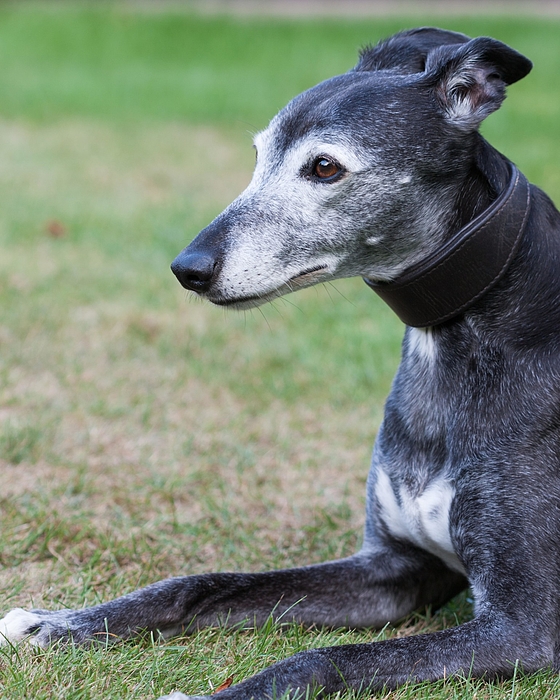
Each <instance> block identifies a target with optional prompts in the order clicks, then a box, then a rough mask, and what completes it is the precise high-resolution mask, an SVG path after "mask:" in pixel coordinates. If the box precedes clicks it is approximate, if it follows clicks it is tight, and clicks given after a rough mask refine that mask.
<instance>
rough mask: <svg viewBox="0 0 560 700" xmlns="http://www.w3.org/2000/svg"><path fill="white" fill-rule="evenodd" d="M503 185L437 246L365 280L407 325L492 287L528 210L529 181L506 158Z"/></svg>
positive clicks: (450, 313)
mask: <svg viewBox="0 0 560 700" xmlns="http://www.w3.org/2000/svg"><path fill="white" fill-rule="evenodd" d="M510 170H511V177H510V180H509V182H508V185H507V187H506V188H505V189H504V190H503V191H502V192H501V193H500V195H499V196H498V198H497V199H495V200H494V201H493V202H492V204H491V205H490V206H489V207H488V208H487V209H485V210H484V211H483V212H482V213H481V214H479V215H478V216H477V217H475V218H474V219H473V220H472V221H470V222H469V223H468V224H467V225H466V226H463V228H462V229H461V230H460V231H458V232H457V233H456V234H455V235H454V236H453V237H452V238H451V239H450V240H449V241H447V242H446V243H445V244H444V245H443V246H442V247H441V248H440V249H439V250H437V251H436V252H435V253H433V254H432V255H429V256H428V257H427V258H425V259H424V260H421V261H420V262H419V263H417V264H415V265H413V266H411V267H409V268H408V269H406V270H405V271H404V272H403V273H401V274H400V275H399V276H398V277H397V278H396V279H394V280H392V281H390V282H374V281H372V280H369V279H365V278H364V282H366V284H367V285H369V286H370V287H371V288H372V289H373V290H374V291H375V292H377V294H379V296H380V297H381V298H382V299H383V301H385V302H386V303H387V304H388V305H389V306H390V307H391V308H392V309H393V311H394V312H395V313H396V314H397V316H398V317H399V318H400V319H401V321H403V322H404V323H406V324H407V325H408V326H415V327H416V328H425V327H428V326H436V325H438V324H439V323H443V322H444V321H449V320H450V319H452V318H454V317H455V316H458V315H459V314H461V313H463V312H464V311H466V310H467V309H468V308H469V307H470V306H471V305H472V304H474V302H475V301H478V299H480V298H481V297H482V296H483V295H484V294H486V292H487V291H488V290H489V289H491V288H492V287H493V286H494V285H495V284H496V282H497V281H498V280H499V279H500V278H501V277H502V275H503V274H504V273H505V271H506V270H507V268H508V266H509V264H510V262H511V261H512V259H513V256H514V255H515V253H516V251H517V249H518V247H519V244H520V242H521V238H522V236H523V232H524V230H525V226H526V224H527V218H528V214H529V208H530V203H531V192H530V186H529V183H528V182H527V179H526V178H525V176H524V175H523V174H522V173H521V172H519V170H518V169H517V168H516V167H515V165H513V164H512V163H510Z"/></svg>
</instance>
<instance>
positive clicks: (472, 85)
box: [426, 37, 533, 131]
mask: <svg viewBox="0 0 560 700" xmlns="http://www.w3.org/2000/svg"><path fill="white" fill-rule="evenodd" d="M532 67H533V64H532V63H531V61H529V59H528V58H525V56H523V55H522V54H520V53H518V52H517V51H515V50H514V49H511V48H510V47H509V46H506V44H502V42H501V41H496V39H490V38H487V37H480V38H478V39H472V40H471V41H469V42H468V43H466V44H463V45H461V46H440V47H438V48H436V49H434V50H433V51H432V52H431V53H430V54H429V55H428V58H427V61H426V79H427V80H428V82H429V83H431V84H432V85H433V86H434V88H435V94H436V97H437V100H438V101H439V104H440V105H441V107H442V108H443V110H444V112H445V114H446V117H447V119H448V120H449V121H450V122H452V123H453V124H454V125H455V126H457V127H458V128H459V129H461V130H462V131H474V130H476V129H478V127H479V125H480V123H481V122H482V120H483V119H485V118H486V117H487V116H488V115H489V114H491V113H492V112H494V111H495V110H497V109H498V107H499V106H500V105H501V104H502V102H503V100H504V98H505V96H506V85H511V84H512V83H515V82H516V81H517V80H521V78H524V77H525V76H526V75H527V74H528V73H529V71H530V70H531V68H532Z"/></svg>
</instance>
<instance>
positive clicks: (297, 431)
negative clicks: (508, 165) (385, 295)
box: [0, 2, 560, 700]
mask: <svg viewBox="0 0 560 700" xmlns="http://www.w3.org/2000/svg"><path fill="white" fill-rule="evenodd" d="M419 23H438V24H440V25H442V26H446V27H449V28H452V29H458V30H461V31H465V32H467V33H470V34H490V35H494V36H497V37H498V38H500V39H503V40H504V41H507V42H509V43H511V44H513V45H514V46H516V47H517V48H518V49H519V50H521V51H523V52H525V53H526V54H527V55H529V56H530V57H531V58H532V59H533V60H534V62H535V70H534V73H533V74H532V75H531V76H530V77H529V78H527V79H526V80H525V81H524V82H522V83H521V84H519V85H516V86H514V87H512V88H511V90H510V97H509V98H508V101H507V102H506V105H505V106H504V108H503V109H502V110H500V112H498V113H497V114H496V115H493V116H492V117H491V118H490V120H489V121H488V124H487V125H486V126H485V133H486V134H487V135H488V136H489V138H490V139H491V140H492V142H493V143H495V144H496V145H497V146H498V147H499V148H501V149H502V150H504V151H505V152H506V153H507V154H508V155H510V156H511V157H512V158H513V159H514V160H516V162H517V163H518V164H519V165H520V166H521V168H522V169H523V170H524V171H525V172H526V174H527V175H528V176H529V177H530V178H531V179H532V180H533V181H535V182H537V183H539V184H541V185H543V186H544V187H545V189H546V190H547V191H548V192H549V193H550V194H551V195H552V196H553V198H556V200H557V201H558V200H559V199H560V168H559V167H558V163H559V162H560V157H559V156H560V143H559V142H558V139H557V124H558V120H559V117H560V90H559V89H557V86H558V79H557V76H558V74H559V72H560V42H559V41H558V38H559V36H560V22H559V21H558V20H550V19H529V18H505V17H495V18H483V19H482V18H480V19H477V18H475V17H465V18H453V19H452V20H449V21H448V20H446V19H445V18H441V17H439V18H437V19H434V18H431V17H429V16H423V17H422V19H421V20H419V19H418V18H414V19H410V20H409V19H407V18H387V19H383V20H379V19H377V20H376V19H372V20H359V21H352V20H351V19H349V20H347V21H289V20H282V21H279V20H272V19H262V18H261V19H259V18H253V19H251V18H244V19H232V18H230V19H227V18H211V17H200V16H196V15H194V14H189V13H187V12H175V13H174V12H173V11H172V10H165V11H161V12H155V13H148V12H141V11H139V10H136V9H135V8H134V6H133V5H131V4H129V5H126V6H124V5H112V4H102V5H93V4H87V3H78V2H76V3H57V4H50V3H42V4H27V3H11V4H10V3H4V4H2V5H0V153H1V158H0V192H1V193H2V194H1V197H2V201H1V206H0V250H1V254H0V303H1V304H2V315H1V317H0V493H1V494H2V496H1V498H0V560H1V564H2V569H1V570H0V593H1V596H2V601H3V603H2V607H3V608H4V609H6V610H7V609H8V608H10V607H13V606H15V605H24V606H29V605H35V606H45V607H53V606H82V605H86V604H91V603H95V602H98V601H100V600H105V599H107V598H109V597H114V596H115V595H118V594H120V593H122V592H124V591H128V590H131V589H133V588H136V587H138V586H140V585H143V584H146V583H149V582H151V581H154V580H156V579H159V578H161V577H164V576H168V575H173V574H181V573H187V572H192V573H196V572H202V571H209V570H212V569H229V570H241V569H246V570H260V569H263V568H269V567H273V566H275V567H278V566H289V565H293V564H301V563H304V562H311V561H321V560H323V559H325V558H328V557H337V556H340V555H345V554H349V553H351V552H352V551H354V550H355V548H356V546H358V544H359V539H360V529H361V526H362V523H363V515H362V513H363V504H364V495H363V492H364V483H365V478H366V475H367V463H368V459H369V453H370V450H371V444H372V442H373V439H374V436H375V431H376V429H377V426H378V424H379V421H380V417H381V414H382V407H383V400H384V397H385V395H386V393H387V391H388V389H389V386H390V381H391V377H392V374H393V372H394V369H395V367H396V364H397V362H398V355H399V342H400V335H401V332H402V326H401V324H400V323H399V322H398V321H397V320H396V319H395V318H394V317H393V316H392V315H391V313H390V312H389V311H388V310H387V309H386V308H385V307H384V306H383V305H382V304H381V303H380V302H379V301H378V299H377V298H375V297H374V295H372V294H371V292H370V291H369V290H368V289H367V288H366V287H365V285H363V284H362V283H361V282H360V281H359V280H349V281H344V282H340V283H337V284H336V287H320V288H317V289H312V290H307V291H305V292H301V293H299V294H298V295H295V296H293V297H289V298H288V299H286V300H284V301H279V302H277V303H275V305H274V306H268V307H266V308H263V309H262V313H261V312H259V311H256V312H254V313H247V314H235V313H229V314H225V313H224V312H222V311H221V310H219V309H216V308H211V307H209V306H205V305H203V304H196V303H193V302H191V301H188V300H187V299H186V297H185V294H184V293H183V292H182V291H181V289H180V288H179V286H178V285H177V284H176V283H175V282H174V280H173V278H172V276H171V274H170V272H169V270H168V265H169V262H170V261H171V259H172V258H173V257H174V255H175V254H176V253H177V252H178V251H179V250H180V249H181V248H182V247H183V246H184V245H186V243H187V242H188V241H189V240H190V239H191V238H192V237H193V236H194V235H195V233H196V232H197V231H198V230H199V228H201V227H202V226H204V225H205V223H206V222H207V221H209V220H210V219H211V218H212V216H214V215H215V214H216V213H217V212H219V211H220V210H221V208H222V207H223V206H225V205H226V204H227V203H228V202H229V201H230V200H231V199H232V198H233V197H234V196H235V195H236V194H237V193H238V192H239V191H240V190H241V189H242V188H243V186H244V185H245V184H246V183H247V182H248V180H249V178H250V173H251V169H252V161H253V153H252V149H251V148H250V143H251V133H252V132H254V131H255V130H258V129H259V128H262V127H263V126H264V125H265V124H266V122H267V120H268V118H270V116H272V115H273V114H274V112H275V111H276V110H277V109H278V108H279V107H280V106H282V104H283V103H284V102H285V101H287V100H288V99H289V98H290V97H291V96H292V95H294V94H295V93H297V92H298V91H300V90H303V89H305V88H306V87H308V86H310V85H312V84H314V83H315V82H317V81H318V80H321V79H322V78H325V77H327V76H329V75H331V74H334V73H337V72H341V71H344V70H346V69H347V68H348V67H350V66H351V65H352V64H353V63H354V61H355V57H356V48H357V47H358V46H360V45H363V44H364V43H366V42H368V41H375V40H376V39H378V38H379V37H381V36H384V35H387V34H389V33H391V32H393V31H395V30H397V29H399V28H402V27H404V26H411V25H412V24H419ZM470 614H471V611H470V603H469V601H468V598H467V596H465V595H463V596H462V597H460V598H458V599H457V600H455V601H452V603H450V604H449V605H448V606H446V607H445V608H444V609H443V610H441V611H439V612H438V613H437V614H435V615H429V614H418V615H415V616H413V617H412V618H411V619H410V620H408V621H407V622H405V623H404V624H403V625H401V626H398V627H396V628H395V629H386V630H384V631H383V632H381V633H380V632H378V631H365V632H361V633H358V632H348V631H346V632H344V631H342V632H328V631H321V630H304V629H302V628H300V627H298V626H290V627H287V628H284V627H280V626H274V625H270V626H268V627H267V628H266V629H264V630H261V631H246V632H234V631H224V630H208V631H204V632H201V633H200V634H197V635H195V636H193V637H191V638H188V639H178V640H172V641H171V642H169V643H166V644H164V645H161V644H156V643H153V642H152V641H151V640H150V639H143V640H137V641H135V642H130V643H126V644H122V645H118V646H115V647H114V648H112V649H109V650H100V649H89V650H84V649H74V648H70V649H67V650H65V651H61V650H58V649H52V650H47V651H44V652H37V651H32V650H29V649H27V648H25V647H23V646H22V647H17V648H12V647H8V648H4V649H3V650H2V651H1V652H0V688H1V695H2V696H3V697H9V698H14V699H17V698H27V697H33V698H35V699H36V700H41V699H42V698H62V697H64V698H70V699H72V700H74V699H77V698H90V697H91V698H96V697H101V696H103V697H107V698H117V697H118V698H132V697H134V698H150V697H154V696H157V695H158V694H161V693H163V692H170V691H171V690H172V689H174V688H180V689H182V690H184V691H186V692H193V693H194V692H210V691H211V690H212V688H215V687H217V686H218V685H219V684H220V683H221V682H223V681H224V680H225V679H226V678H227V677H228V676H230V675H232V674H233V675H234V676H235V679H236V680H240V679H241V678H242V677H244V676H246V675H250V674H252V673H254V672H256V671H257V670H259V669H260V668H263V667H264V666H266V665H267V664H269V663H270V662H271V661H273V660H275V659H277V658H281V657H284V656H287V655H289V654H291V653H293V652H295V651H297V650H299V649H301V648H309V647H312V646H320V645H325V644H332V643H344V642H349V641H353V640H359V641H364V640H375V639H377V638H385V637H387V636H392V635H405V634H411V633H416V632H418V631H422V630H431V629H438V628H441V627H445V626H448V625H453V624H456V623H457V622H458V621H461V620H464V619H466V618H468V617H469V615H470ZM559 685H560V682H559V680H558V678H557V677H556V676H554V675H552V674H547V673H542V674H537V675H535V676H531V677H530V678H523V677H522V676H520V675H519V676H518V677H517V678H516V679H515V680H514V681H508V682H506V683H502V684H493V685H492V684H484V683H481V682H474V681H470V680H449V681H445V682H442V683H439V684H436V685H435V686H434V685H430V686H424V685H422V686H419V687H418V686H414V687H413V686H410V687H405V688H403V689H401V690H399V691H396V692H394V693H388V694H386V695H385V696H384V697H387V698H389V697H390V698H392V699H397V698H398V699H399V700H400V699H401V698H409V697H415V698H416V697H417V698H423V697H430V698H433V697H438V698H466V697H474V696H476V697H477V698H500V699H501V698H513V697H518V696H523V697H529V698H530V697H535V698H536V697H538V698H553V697H557V696H558V694H559V693H560V687H559Z"/></svg>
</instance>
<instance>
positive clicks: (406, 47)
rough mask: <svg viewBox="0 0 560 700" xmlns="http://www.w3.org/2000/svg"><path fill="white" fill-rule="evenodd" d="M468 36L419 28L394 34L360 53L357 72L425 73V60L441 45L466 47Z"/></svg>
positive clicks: (441, 30)
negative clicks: (462, 45) (395, 71)
mask: <svg viewBox="0 0 560 700" xmlns="http://www.w3.org/2000/svg"><path fill="white" fill-rule="evenodd" d="M467 41H469V37H468V36H465V34H459V33H458V32H449V31H447V30H445V29H437V28H436V27H419V28H418V29H409V30H407V31H404V32H400V33H399V34H395V35H394V36H392V37H390V38H389V39H385V41H380V42H379V44H377V45H376V46H368V47H366V48H365V49H363V50H362V51H360V60H359V61H358V65H357V66H356V67H355V68H354V69H353V70H354V71H378V70H397V71H398V72H399V73H403V74H409V73H423V72H424V69H425V66H426V58H427V57H428V54H429V53H430V51H433V49H435V48H437V47H438V46H446V45H449V44H455V45H457V44H464V43H466V42H467Z"/></svg>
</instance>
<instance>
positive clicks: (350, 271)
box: [172, 28, 531, 308]
mask: <svg viewBox="0 0 560 700" xmlns="http://www.w3.org/2000/svg"><path fill="white" fill-rule="evenodd" d="M530 69H531V63H530V61H529V60H528V59H526V58H525V57H524V56H522V55H521V54H519V53H517V52H516V51H514V50H513V49H511V48H509V47H508V46H506V45H505V44H502V43H501V42H499V41H496V40H494V39H489V38H478V39H473V40H469V38H468V37H466V36H464V35H462V34H457V33H455V32H448V31H443V30H439V29H432V28H423V29H415V30H412V31H408V32H402V33H400V34H397V35H396V36H394V37H392V38H390V39H388V40H387V41H385V42H382V43H381V44H379V45H377V46H376V47H373V48H369V49H366V50H365V51H363V52H362V54H361V57H360V60H359V63H358V65H357V66H356V67H355V68H354V69H353V70H351V71H350V72H348V73H345V74H344V75H340V76H337V77H335V78H331V79H330V80H327V81H325V82H324V83H321V84H319V85H317V86H316V87H314V88H311V89H310V90H307V91H306V92H304V93H303V94H301V95H299V96H298V97H296V98H295V99H294V100H292V101H291V102H290V103H289V104H288V105H287V107H285V108H284V109H283V110H282V111H281V112H280V113H279V114H278V115H277V116H276V117H274V119H273V120H272V121H271V123H270V125H269V126H268V127H267V128H266V129H265V130H264V131H263V132H261V133H260V134H258V135H257V136H256V138H255V147H256V150H257V162H256V167H255V172H254V175H253V179H252V181H251V183H250V184H249V186H248V187H247V189H246V190H245V191H244V192H243V193H242V194H241V195H240V196H239V197H238V198H237V199H236V200H235V201H234V202H233V203H232V204H231V205H230V206H229V207H228V208H227V209H226V210H225V211H224V212H223V213H222V214H220V215H219V216H218V217H217V218H216V219H215V220H214V221H213V222H212V223H211V224H210V225H209V226H208V227H207V228H205V229H204V230H203V231H202V232H201V233H200V234H199V235H198V236H197V237H196V239H195V240H194V241H193V242H192V243H191V244H190V245H189V246H188V247H187V248H185V249H184V250H183V251H182V252H181V253H180V255H179V256H178V257H177V258H176V259H175V261H174V262H173V264H172V270H173V272H174V273H175V275H176V276H177V278H178V279H179V281H180V282H181V284H182V285H183V286H184V287H185V288H186V289H189V290H192V291H193V292H196V293H197V294H199V295H200V296H203V297H205V298H207V299H208V300H209V301H211V302H213V303H214V304H219V305H222V306H234V307H238V308H248V307H251V306H257V305H259V304H262V303H264V302H266V301H270V300H272V299H274V298H276V297H279V296H282V295H284V294H287V293H288V292H291V291H294V290H296V289H301V288H303V287H307V286H310V285H312V284H316V283H318V282H323V281H327V280H332V279H337V278H342V277H352V276H363V277H368V278H370V279H373V280H390V279H392V278H393V277H395V276H396V275H398V274H399V272H401V271H402V270H403V269H405V268H406V267H408V266H409V265H411V264H413V263H414V262H416V261H417V260H418V259H420V258H421V257H423V256H424V255H426V254H428V253H430V252H431V251H432V250H433V249H434V248H435V247H436V246H437V245H438V244H439V243H440V242H441V240H442V238H443V236H444V235H445V233H446V227H447V226H449V223H448V222H449V220H450V219H451V218H452V217H453V208H454V207H456V196H455V195H456V192H457V190H458V189H460V187H461V185H462V183H464V181H465V178H466V177H467V174H468V173H469V170H470V169H471V168H472V162H473V158H474V156H473V151H474V150H475V144H476V143H477V142H478V139H479V138H480V137H479V136H478V133H477V132H478V127H479V125H480V123H481V122H482V120H483V119H484V118H485V117H486V116H487V115H488V114H490V113H491V112H493V111H494V110H496V109H497V108H498V107H499V106H500V104H501V102H502V101H503V99H504V96H505V87H506V85H509V84H511V83H513V82H515V81H517V80H519V79H520V78H523V77H524V76H525V75H526V74H527V73H528V72H529V71H530Z"/></svg>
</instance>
